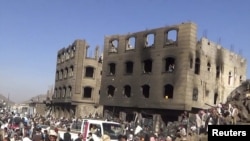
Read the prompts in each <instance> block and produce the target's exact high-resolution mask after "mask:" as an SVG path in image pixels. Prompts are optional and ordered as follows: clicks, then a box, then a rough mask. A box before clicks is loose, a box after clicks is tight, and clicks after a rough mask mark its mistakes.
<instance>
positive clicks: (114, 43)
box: [109, 40, 118, 52]
mask: <svg viewBox="0 0 250 141" xmlns="http://www.w3.org/2000/svg"><path fill="white" fill-rule="evenodd" d="M117 48H118V40H112V41H111V42H110V50H109V52H117Z"/></svg>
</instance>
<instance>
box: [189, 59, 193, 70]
mask: <svg viewBox="0 0 250 141" xmlns="http://www.w3.org/2000/svg"><path fill="white" fill-rule="evenodd" d="M189 63H190V69H192V68H193V58H190V60H189Z"/></svg>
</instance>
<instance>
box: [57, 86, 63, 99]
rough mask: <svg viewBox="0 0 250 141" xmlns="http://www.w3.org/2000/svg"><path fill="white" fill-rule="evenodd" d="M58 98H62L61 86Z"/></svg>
mask: <svg viewBox="0 0 250 141" xmlns="http://www.w3.org/2000/svg"><path fill="white" fill-rule="evenodd" d="M58 98H62V88H61V87H59V93H58Z"/></svg>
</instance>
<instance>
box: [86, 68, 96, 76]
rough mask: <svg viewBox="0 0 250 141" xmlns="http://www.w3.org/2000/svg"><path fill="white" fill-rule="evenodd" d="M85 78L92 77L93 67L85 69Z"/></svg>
mask: <svg viewBox="0 0 250 141" xmlns="http://www.w3.org/2000/svg"><path fill="white" fill-rule="evenodd" d="M85 77H90V78H93V77H94V67H86V68H85Z"/></svg>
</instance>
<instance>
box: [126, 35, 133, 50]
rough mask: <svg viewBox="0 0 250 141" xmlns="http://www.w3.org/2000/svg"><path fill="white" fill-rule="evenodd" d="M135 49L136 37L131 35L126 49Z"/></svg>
mask: <svg viewBox="0 0 250 141" xmlns="http://www.w3.org/2000/svg"><path fill="white" fill-rule="evenodd" d="M131 49H135V37H129V38H128V40H127V46H126V50H131Z"/></svg>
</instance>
